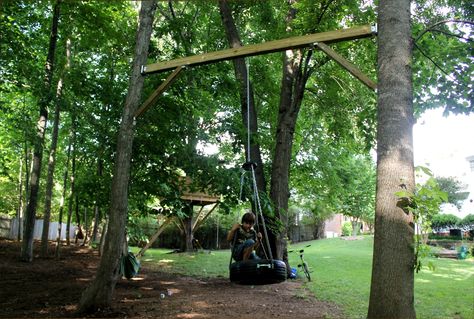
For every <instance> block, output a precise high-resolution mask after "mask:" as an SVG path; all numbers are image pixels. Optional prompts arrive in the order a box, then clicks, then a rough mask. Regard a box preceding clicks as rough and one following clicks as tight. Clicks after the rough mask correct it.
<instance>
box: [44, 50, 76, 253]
mask: <svg viewBox="0 0 474 319" xmlns="http://www.w3.org/2000/svg"><path fill="white" fill-rule="evenodd" d="M66 43H68V42H67V41H66ZM66 46H67V47H66V61H67V62H66V65H65V66H64V70H63V72H62V76H61V78H60V79H59V81H58V85H57V89H56V101H55V109H54V121H53V133H52V135H51V146H50V148H49V161H48V175H47V177H46V196H45V202H44V216H43V233H42V234H41V251H40V255H41V256H42V257H47V256H48V242H49V240H48V238H49V223H50V220H51V201H52V198H53V181H54V169H55V167H56V149H57V146H58V136H59V118H60V113H61V103H62V101H61V97H62V93H63V81H64V76H65V72H66V70H67V68H68V67H69V63H68V62H69V56H70V46H69V44H67V45H66Z"/></svg>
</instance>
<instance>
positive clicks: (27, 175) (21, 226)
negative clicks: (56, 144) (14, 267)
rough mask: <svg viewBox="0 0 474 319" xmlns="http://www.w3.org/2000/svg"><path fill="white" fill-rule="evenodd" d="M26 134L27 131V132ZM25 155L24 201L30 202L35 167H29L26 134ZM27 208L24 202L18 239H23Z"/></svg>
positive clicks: (19, 221)
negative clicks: (31, 182) (31, 172)
mask: <svg viewBox="0 0 474 319" xmlns="http://www.w3.org/2000/svg"><path fill="white" fill-rule="evenodd" d="M25 135H26V132H25ZM23 150H24V155H25V200H24V203H28V196H29V195H28V194H29V190H30V183H29V181H30V171H31V169H32V168H33V167H31V168H29V167H28V163H29V162H28V156H29V151H28V143H27V141H26V136H25V145H24V149H23ZM25 210H26V207H25V205H24V204H23V205H22V207H21V212H20V217H19V218H18V233H17V235H18V237H17V238H18V241H21V240H22V238H23V218H24V216H25Z"/></svg>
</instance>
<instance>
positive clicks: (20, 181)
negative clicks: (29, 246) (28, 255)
mask: <svg viewBox="0 0 474 319" xmlns="http://www.w3.org/2000/svg"><path fill="white" fill-rule="evenodd" d="M18 184H19V185H18V209H17V212H16V218H17V220H18V233H17V236H18V241H20V240H21V235H20V229H21V228H20V225H21V217H22V212H23V158H22V157H21V156H20V173H19V174H18Z"/></svg>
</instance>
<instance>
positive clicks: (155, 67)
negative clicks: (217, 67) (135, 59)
mask: <svg viewBox="0 0 474 319" xmlns="http://www.w3.org/2000/svg"><path fill="white" fill-rule="evenodd" d="M374 34H375V30H374V28H373V27H371V26H370V25H364V26H360V27H355V28H350V29H342V30H336V31H328V32H321V33H315V34H308V35H303V36H298V37H291V38H287V39H281V40H275V41H268V42H264V43H260V44H251V45H246V46H242V47H238V48H232V49H226V50H221V51H214V52H209V53H204V54H199V55H193V56H189V57H184V58H179V59H175V60H170V61H163V62H157V63H153V64H148V65H147V66H145V67H143V72H142V74H150V73H157V72H164V71H169V70H172V69H175V68H177V67H180V66H193V65H201V64H209V63H214V62H218V61H223V60H231V59H236V58H241V57H246V56H253V55H260V54H266V53H271V52H278V51H284V50H288V49H296V48H302V47H307V46H312V45H313V44H314V43H316V42H325V43H334V42H340V41H347V40H353V39H360V38H366V37H370V36H372V35H374Z"/></svg>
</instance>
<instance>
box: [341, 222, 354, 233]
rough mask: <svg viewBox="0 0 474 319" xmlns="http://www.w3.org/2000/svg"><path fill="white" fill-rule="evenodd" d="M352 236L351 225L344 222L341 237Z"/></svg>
mask: <svg viewBox="0 0 474 319" xmlns="http://www.w3.org/2000/svg"><path fill="white" fill-rule="evenodd" d="M351 234H352V223H351V222H345V223H344V224H342V236H350V235H351Z"/></svg>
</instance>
